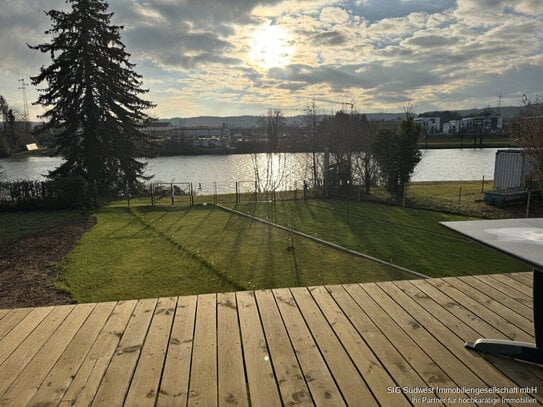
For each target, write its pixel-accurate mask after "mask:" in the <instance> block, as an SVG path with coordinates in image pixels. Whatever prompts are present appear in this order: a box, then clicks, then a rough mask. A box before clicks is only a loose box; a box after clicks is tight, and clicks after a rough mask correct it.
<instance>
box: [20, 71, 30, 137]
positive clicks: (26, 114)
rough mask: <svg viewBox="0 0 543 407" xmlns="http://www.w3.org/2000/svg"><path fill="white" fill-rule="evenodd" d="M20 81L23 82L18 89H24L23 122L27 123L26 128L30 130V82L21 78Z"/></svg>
mask: <svg viewBox="0 0 543 407" xmlns="http://www.w3.org/2000/svg"><path fill="white" fill-rule="evenodd" d="M19 82H21V86H19V87H18V89H21V90H22V91H23V122H24V123H25V127H26V130H28V129H29V127H30V122H29V121H28V119H29V118H28V100H27V99H26V87H27V86H28V84H27V83H25V80H24V79H19Z"/></svg>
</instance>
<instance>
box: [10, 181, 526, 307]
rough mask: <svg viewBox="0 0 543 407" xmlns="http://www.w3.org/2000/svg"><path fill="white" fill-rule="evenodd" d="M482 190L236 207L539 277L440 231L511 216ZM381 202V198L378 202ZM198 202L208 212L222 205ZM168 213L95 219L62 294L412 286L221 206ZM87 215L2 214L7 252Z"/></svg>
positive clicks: (414, 265)
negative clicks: (402, 201)
mask: <svg viewBox="0 0 543 407" xmlns="http://www.w3.org/2000/svg"><path fill="white" fill-rule="evenodd" d="M460 187H461V188H462V196H461V200H460V204H459V203H458V192H459V188H460ZM489 187H490V186H488V185H486V186H485V188H489ZM480 191H481V184H480V182H473V183H466V182H463V183H454V182H451V183H437V184H435V183H423V184H413V185H412V186H410V187H409V190H408V197H409V200H410V201H412V202H419V203H421V204H424V206H427V207H438V208H441V209H443V210H445V211H447V212H436V211H429V210H420V209H419V210H415V209H406V208H401V207H398V206H392V205H386V204H382V203H380V204H379V203H374V202H352V201H351V202H347V201H344V200H336V201H308V202H304V201H296V202H292V201H291V202H283V203H276V204H272V203H259V204H254V203H253V204H242V205H237V206H236V205H235V203H233V199H229V200H230V201H231V202H232V203H231V206H235V207H236V208H237V209H238V210H242V211H245V212H247V213H250V214H253V215H256V216H259V217H262V218H265V219H268V220H271V221H273V222H276V223H279V224H283V225H285V226H288V225H290V224H292V225H293V227H294V228H295V229H297V230H300V231H303V232H305V233H308V234H310V235H314V236H316V237H320V238H322V239H324V240H328V241H332V242H335V243H337V244H339V245H342V246H346V247H349V248H352V249H354V250H357V251H360V252H363V253H366V254H369V255H371V256H374V257H378V258H380V259H383V260H386V261H390V262H392V263H394V264H398V265H401V266H403V267H406V268H409V269H412V270H414V271H417V272H420V273H423V274H427V275H430V276H435V277H439V276H449V275H466V274H479V273H506V272H515V271H527V270H529V269H528V267H527V266H526V265H524V264H522V263H520V262H517V261H515V260H512V259H511V258H510V257H508V256H505V255H502V254H499V253H497V252H495V251H493V250H491V249H488V248H486V247H483V246H481V245H479V244H477V243H475V242H473V241H471V240H469V239H466V238H462V237H460V236H459V235H456V234H455V233H453V232H451V231H449V230H447V229H446V228H444V227H443V226H441V225H439V221H446V220H465V219H470V218H469V217H467V216H465V215H454V214H451V213H450V212H453V211H457V210H458V211H460V212H465V213H473V214H476V215H478V216H488V217H510V216H511V213H510V212H507V211H508V210H499V211H498V212H492V213H490V212H489V213H487V212H486V211H487V208H488V207H487V206H486V205H484V204H483V203H481V202H480V199H481V197H482V195H481V192H480ZM381 193H382V191H379V190H378V189H377V190H375V195H376V197H377V198H381V197H380V196H379V194H381ZM300 196H301V195H300ZM219 198H220V197H219ZM231 198H232V197H231ZM199 199H200V200H201V201H198V202H199V203H201V202H204V201H205V200H208V202H211V201H212V199H213V198H212V197H199ZM219 202H221V200H219ZM168 203H169V202H167V200H165V202H164V203H163V204H162V206H156V207H150V206H148V205H149V202H148V199H144V200H142V201H141V202H140V204H139V205H138V200H133V201H132V206H131V207H130V208H128V207H127V205H126V201H115V202H111V203H109V204H108V205H107V206H106V207H104V208H102V209H100V210H98V211H96V212H95V213H94V214H93V215H94V216H95V217H96V219H97V224H96V225H95V226H94V227H93V228H92V229H91V230H90V231H89V232H87V233H86V234H85V235H84V236H83V237H82V239H81V242H80V244H79V245H78V246H77V247H76V248H75V249H74V250H72V251H71V252H70V253H69V254H68V255H67V256H66V257H65V258H64V260H63V261H62V262H61V263H60V266H61V267H62V269H63V270H64V274H63V277H62V281H59V282H58V286H59V287H60V288H63V289H65V290H67V291H68V292H70V293H71V295H72V296H73V298H74V299H75V300H76V301H77V302H97V301H108V300H122V299H129V298H146V297H158V296H170V295H171V296H177V295H189V294H199V293H207V292H226V291H236V290H252V289H263V288H276V287H291V286H311V285H323V284H341V283H355V282H370V281H384V280H394V279H405V278H413V277H412V275H410V274H406V273H403V272H400V271H398V270H397V269H394V268H391V267H386V266H383V265H380V264H377V263H375V262H372V261H369V260H366V259H362V258H357V257H353V256H351V255H348V254H345V253H342V252H340V251H337V250H335V249H332V248H328V247H325V246H322V245H319V244H317V243H316V242H314V241H311V240H309V239H304V238H300V237H294V244H293V243H292V236H291V234H290V233H288V232H285V231H281V230H279V229H277V228H273V227H270V226H267V225H264V224H262V223H260V222H256V221H251V220H249V219H247V218H244V217H241V216H237V215H233V214H230V213H227V212H225V211H222V210H219V209H217V208H215V207H214V206H212V205H206V206H204V205H202V204H199V205H196V206H194V207H188V206H187V204H188V201H187V202H181V200H180V201H179V202H177V203H176V205H175V206H170V205H168ZM492 210H493V209H492ZM500 211H502V212H500ZM82 216H88V215H86V214H82V213H80V212H77V211H59V212H46V211H43V212H6V213H0V244H2V245H5V244H10V243H14V242H16V241H17V240H18V239H20V238H23V237H25V236H27V235H30V234H33V233H36V232H38V231H40V230H43V229H47V228H49V227H51V226H55V225H58V224H61V223H64V222H71V221H73V220H76V219H79V218H80V217H82Z"/></svg>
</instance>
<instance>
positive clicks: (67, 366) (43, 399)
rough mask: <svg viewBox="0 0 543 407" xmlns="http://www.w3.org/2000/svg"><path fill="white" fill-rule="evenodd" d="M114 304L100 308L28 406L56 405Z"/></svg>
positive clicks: (91, 316) (68, 348)
mask: <svg viewBox="0 0 543 407" xmlns="http://www.w3.org/2000/svg"><path fill="white" fill-rule="evenodd" d="M114 306H115V303H112V302H109V303H108V302H104V303H100V304H97V305H96V307H95V308H94V309H93V310H92V312H91V314H90V315H89V317H88V318H87V319H86V321H85V322H84V323H83V325H82V326H81V328H80V329H79V331H78V332H77V334H76V335H75V336H74V338H73V339H72V340H71V341H70V343H69V344H68V346H67V347H66V350H65V351H64V352H63V353H62V356H61V357H60V358H59V360H58V362H57V363H56V364H55V366H54V367H53V368H52V369H51V371H50V372H49V374H48V375H47V377H46V378H45V380H44V381H43V384H42V385H41V386H40V387H39V389H38V390H37V391H36V394H35V395H34V396H33V397H32V399H31V400H30V402H29V405H48V404H53V405H54V404H57V403H58V402H59V401H60V399H61V398H62V396H63V395H64V393H65V391H66V390H67V389H68V387H69V385H70V383H71V382H72V380H73V377H75V375H76V374H77V372H78V370H79V368H80V367H81V364H82V363H83V361H84V359H85V357H86V356H87V355H88V353H89V351H90V349H91V347H92V345H93V344H94V342H95V341H96V338H97V336H98V334H99V333H100V330H101V329H102V327H103V326H104V324H105V323H106V321H107V319H108V318H109V316H110V315H111V312H112V310H113V308H114Z"/></svg>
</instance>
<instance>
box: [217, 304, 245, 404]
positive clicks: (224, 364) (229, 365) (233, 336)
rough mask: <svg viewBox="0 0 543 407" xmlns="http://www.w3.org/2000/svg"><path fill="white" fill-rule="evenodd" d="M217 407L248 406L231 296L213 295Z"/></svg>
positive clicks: (239, 341) (239, 340)
mask: <svg viewBox="0 0 543 407" xmlns="http://www.w3.org/2000/svg"><path fill="white" fill-rule="evenodd" d="M217 320H218V321H217V358H218V359H217V364H218V380H219V384H218V386H219V387H218V397H219V403H218V404H219V406H240V407H243V406H248V405H249V404H248V397H247V385H246V383H247V378H246V377H245V369H244V366H243V350H242V348H241V337H240V333H239V322H238V306H237V300H236V294H235V293H223V294H217Z"/></svg>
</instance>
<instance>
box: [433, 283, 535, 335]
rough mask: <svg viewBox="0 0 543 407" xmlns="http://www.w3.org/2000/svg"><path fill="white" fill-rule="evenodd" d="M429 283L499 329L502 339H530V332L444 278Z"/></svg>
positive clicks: (476, 317)
mask: <svg viewBox="0 0 543 407" xmlns="http://www.w3.org/2000/svg"><path fill="white" fill-rule="evenodd" d="M429 284H431V285H432V286H434V287H436V288H438V289H440V290H441V291H442V292H446V294H447V295H448V296H450V298H451V299H452V300H453V301H455V302H456V303H457V304H461V308H463V309H465V310H469V312H471V313H472V314H473V315H474V316H475V319H476V320H477V319H480V320H481V321H485V322H487V324H488V326H489V327H492V328H494V329H497V330H498V331H500V332H501V334H502V336H503V337H504V339H512V340H516V341H525V342H526V341H530V340H531V339H532V338H531V337H530V334H528V333H526V332H524V331H522V330H519V329H517V328H516V327H515V326H514V325H512V324H510V323H509V321H507V320H506V319H505V318H503V317H502V316H501V315H499V314H498V313H496V312H493V311H492V310H490V309H489V308H487V306H486V305H485V304H481V303H480V302H478V301H476V300H474V299H473V298H471V297H470V296H469V295H467V294H465V293H463V292H462V291H460V290H459V289H458V288H456V287H454V286H453V285H451V284H450V283H449V282H448V281H447V280H446V279H436V280H431V281H429ZM472 318H473V317H472Z"/></svg>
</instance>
